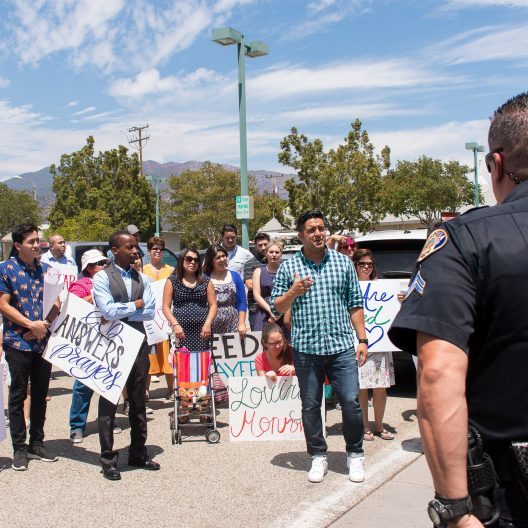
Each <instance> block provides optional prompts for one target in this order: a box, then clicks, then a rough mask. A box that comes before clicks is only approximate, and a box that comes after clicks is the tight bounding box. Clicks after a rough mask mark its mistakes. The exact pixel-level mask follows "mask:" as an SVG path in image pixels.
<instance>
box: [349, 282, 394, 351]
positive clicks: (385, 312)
mask: <svg viewBox="0 0 528 528" xmlns="http://www.w3.org/2000/svg"><path fill="white" fill-rule="evenodd" d="M359 284H360V285H361V289H362V291H363V309H364V312H365V329H366V331H367V338H368V340H369V347H368V350H369V352H393V351H396V350H399V348H397V347H395V346H394V345H393V344H392V341H391V340H390V339H389V338H388V336H387V331H388V330H389V328H390V326H391V324H392V321H393V320H394V318H395V317H396V314H397V313H398V311H399V310H400V307H401V303H400V301H398V297H397V295H398V292H400V291H401V290H402V284H401V281H400V280H399V279H380V280H376V281H361V282H360V283H359ZM356 344H357V341H356Z"/></svg>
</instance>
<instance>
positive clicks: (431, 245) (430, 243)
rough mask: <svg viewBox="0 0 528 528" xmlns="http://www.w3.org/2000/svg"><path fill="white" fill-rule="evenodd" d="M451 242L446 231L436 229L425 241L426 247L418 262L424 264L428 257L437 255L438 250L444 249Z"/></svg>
mask: <svg viewBox="0 0 528 528" xmlns="http://www.w3.org/2000/svg"><path fill="white" fill-rule="evenodd" d="M448 240H449V235H448V234H447V231H446V230H445V229H442V228H440V229H435V230H434V231H433V232H432V233H431V234H430V235H429V237H428V238H427V240H426V241H425V244H424V247H423V249H422V252H421V253H420V256H419V257H418V262H422V260H425V259H426V258H427V257H429V256H430V255H432V254H433V253H436V252H437V251H438V250H440V249H442V248H443V247H444V246H445V245H446V244H447V241H448Z"/></svg>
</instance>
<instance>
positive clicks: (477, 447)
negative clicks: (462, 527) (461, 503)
mask: <svg viewBox="0 0 528 528" xmlns="http://www.w3.org/2000/svg"><path fill="white" fill-rule="evenodd" d="M467 480H468V491H469V495H470V496H471V500H472V502H473V512H472V513H473V515H475V516H476V517H477V518H478V519H479V520H480V522H481V523H482V524H483V525H484V526H489V525H491V524H493V523H494V522H495V521H496V520H497V519H498V518H499V514H500V510H499V483H498V480H497V474H496V472H495V467H494V465H493V461H492V460H491V457H490V456H489V455H488V454H487V453H484V449H483V442H482V437H481V436H480V433H479V432H478V431H477V429H475V428H474V427H472V426H470V427H469V432H468V456H467Z"/></svg>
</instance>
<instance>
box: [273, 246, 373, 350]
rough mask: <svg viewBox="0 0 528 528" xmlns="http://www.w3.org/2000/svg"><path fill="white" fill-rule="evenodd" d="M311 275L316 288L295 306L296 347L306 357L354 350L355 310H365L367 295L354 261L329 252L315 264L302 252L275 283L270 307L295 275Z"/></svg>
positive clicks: (283, 268)
mask: <svg viewBox="0 0 528 528" xmlns="http://www.w3.org/2000/svg"><path fill="white" fill-rule="evenodd" d="M296 272H297V273H298V274H299V277H301V278H302V277H306V276H308V275H309V276H310V277H311V278H312V280H313V285H312V287H311V288H310V289H309V290H308V291H307V292H306V293H305V294H304V295H301V296H300V297H297V298H296V299H295V300H294V301H293V303H292V306H291V314H292V346H293V348H295V349H296V350H298V351H299V352H302V353H304V354H318V355H330V354H339V353H341V352H345V351H346V350H349V349H351V348H352V349H353V348H354V330H353V327H352V322H351V320H350V311H351V310H352V309H353V308H363V295H362V293H361V287H360V286H359V281H358V278H357V275H356V270H355V269H354V266H353V265H352V261H351V260H350V259H349V258H348V257H346V256H345V255H341V254H340V253H338V252H336V251H334V250H332V249H327V250H326V253H325V256H324V258H323V260H322V261H321V262H320V263H319V264H315V263H314V262H312V261H311V260H308V259H307V258H306V257H305V256H304V254H303V252H302V251H299V252H298V253H296V254H295V255H294V256H293V257H291V258H290V259H288V260H286V261H285V262H283V263H282V264H281V265H280V267H279V270H278V271H277V274H276V275H275V280H274V282H273V291H272V292H271V298H270V305H271V309H272V311H273V312H274V313H275V314H276V315H278V314H279V312H278V311H277V310H276V309H275V299H277V297H281V296H282V295H284V294H285V293H286V291H288V290H289V289H290V288H291V286H292V285H293V281H294V278H295V273H296Z"/></svg>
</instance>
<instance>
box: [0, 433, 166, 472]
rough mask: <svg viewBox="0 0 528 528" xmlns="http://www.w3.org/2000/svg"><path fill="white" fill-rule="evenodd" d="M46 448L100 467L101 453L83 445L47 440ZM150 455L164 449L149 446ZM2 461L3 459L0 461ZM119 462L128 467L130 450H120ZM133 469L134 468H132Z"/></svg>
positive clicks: (153, 455)
mask: <svg viewBox="0 0 528 528" xmlns="http://www.w3.org/2000/svg"><path fill="white" fill-rule="evenodd" d="M45 445H46V447H49V449H50V450H51V451H53V452H55V453H57V456H58V457H59V458H66V459H69V460H74V461H76V462H82V463H84V464H91V465H92V466H100V465H101V463H100V462H99V455H100V453H99V452H95V451H89V450H88V449H86V448H85V447H83V446H82V444H76V445H75V446H74V445H73V444H72V443H71V442H70V440H66V439H61V440H47V441H46V442H45ZM147 451H148V455H149V457H151V458H154V457H155V456H157V455H159V454H161V453H163V451H164V450H163V448H161V447H160V446H153V445H147ZM0 460H1V459H0ZM119 460H120V464H119V466H120V467H121V466H122V465H124V466H126V465H127V462H128V449H120V450H119ZM131 469H132V468H131Z"/></svg>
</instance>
